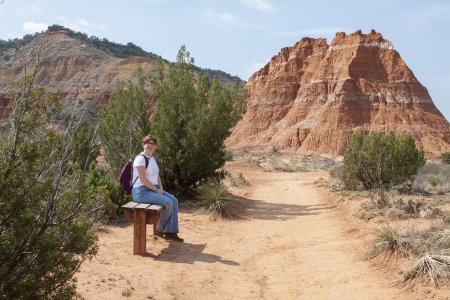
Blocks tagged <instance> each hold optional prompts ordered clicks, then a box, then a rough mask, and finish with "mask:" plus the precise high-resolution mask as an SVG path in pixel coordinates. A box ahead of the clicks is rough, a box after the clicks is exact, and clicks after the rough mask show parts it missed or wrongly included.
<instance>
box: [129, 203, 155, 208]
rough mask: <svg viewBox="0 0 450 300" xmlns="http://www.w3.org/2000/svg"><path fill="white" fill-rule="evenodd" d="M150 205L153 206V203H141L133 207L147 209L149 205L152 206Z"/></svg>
mask: <svg viewBox="0 0 450 300" xmlns="http://www.w3.org/2000/svg"><path fill="white" fill-rule="evenodd" d="M150 206H151V204H146V203H139V204H138V205H136V206H135V207H133V209H139V208H143V209H146V208H147V207H150Z"/></svg>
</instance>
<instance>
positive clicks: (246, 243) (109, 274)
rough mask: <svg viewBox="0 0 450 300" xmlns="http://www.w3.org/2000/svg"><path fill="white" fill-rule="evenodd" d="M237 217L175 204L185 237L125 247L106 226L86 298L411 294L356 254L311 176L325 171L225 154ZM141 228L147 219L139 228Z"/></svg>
mask: <svg viewBox="0 0 450 300" xmlns="http://www.w3.org/2000/svg"><path fill="white" fill-rule="evenodd" d="M228 170H229V171H230V172H231V173H232V174H238V173H242V174H243V175H244V177H245V178H246V179H247V180H248V181H249V182H250V183H251V186H250V187H245V188H240V189H239V193H241V195H242V197H244V198H245V199H248V200H246V202H247V205H246V209H245V218H244V219H241V220H236V221H216V222H213V221H210V220H209V219H208V217H207V216H204V215H196V214H192V213H181V214H180V225H181V231H182V232H181V236H182V237H184V238H185V241H186V243H183V244H181V243H168V242H166V241H164V240H161V239H158V240H153V239H152V238H151V237H150V236H149V238H148V241H147V249H148V250H147V251H148V255H146V256H134V255H132V254H131V253H132V227H131V226H128V225H127V226H125V225H124V226H123V227H117V226H115V227H113V226H112V227H108V230H107V232H104V233H102V234H101V235H100V249H99V253H98V255H97V257H96V258H95V259H93V260H92V261H91V262H87V263H85V264H84V265H83V266H82V268H81V271H80V273H79V274H78V275H77V278H78V292H79V293H80V295H81V296H82V297H84V298H86V299H102V298H103V299H124V298H126V297H127V296H128V297H129V298H130V299H413V298H414V297H412V295H411V294H409V295H405V294H404V292H403V291H401V290H399V289H397V288H393V287H391V286H390V283H389V281H388V280H389V279H388V278H383V276H382V275H381V272H379V271H376V270H374V269H372V267H371V266H370V264H369V263H368V262H367V261H363V260H362V259H361V258H360V255H361V253H362V250H361V247H362V245H363V244H362V242H361V241H360V240H358V239H356V238H355V237H354V234H352V233H351V232H349V230H348V229H349V228H346V226H345V222H344V221H343V219H342V218H341V217H339V216H340V215H342V212H341V211H340V210H339V208H337V207H335V206H333V205H332V202H330V201H328V200H327V199H326V197H324V194H323V193H322V192H321V190H320V189H319V188H317V187H316V186H314V184H313V182H314V181H315V180H316V179H318V178H319V177H321V176H326V175H325V173H320V172H316V173H311V172H310V173H281V172H263V171H262V170H259V169H255V168H251V167H246V166H244V165H238V164H235V165H233V164H231V165H229V166H228ZM149 229H150V228H149Z"/></svg>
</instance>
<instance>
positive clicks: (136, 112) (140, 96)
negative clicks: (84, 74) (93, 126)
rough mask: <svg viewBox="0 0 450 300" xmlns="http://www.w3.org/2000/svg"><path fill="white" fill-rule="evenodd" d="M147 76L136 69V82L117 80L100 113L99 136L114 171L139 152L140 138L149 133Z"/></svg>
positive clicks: (140, 148) (107, 159)
mask: <svg viewBox="0 0 450 300" xmlns="http://www.w3.org/2000/svg"><path fill="white" fill-rule="evenodd" d="M145 84H146V77H145V76H144V75H143V74H142V71H139V72H138V80H137V81H136V83H133V82H131V81H118V82H116V86H115V89H114V92H113V95H112V96H111V97H110V98H109V100H108V104H107V105H106V106H105V107H103V108H102V109H101V110H100V112H99V115H100V122H99V127H98V131H99V136H100V142H101V145H102V147H103V149H104V151H105V159H106V161H107V162H108V164H109V166H110V167H111V173H112V174H116V177H115V178H117V179H116V180H117V182H118V180H119V179H118V178H119V173H120V169H121V167H122V166H123V165H124V164H125V163H126V162H127V160H128V159H130V158H131V157H133V156H135V155H136V154H138V153H139V152H141V151H142V147H141V140H142V138H143V137H144V136H146V135H147V134H149V132H150V121H149V111H150V106H149V103H148V101H147V91H146V89H145Z"/></svg>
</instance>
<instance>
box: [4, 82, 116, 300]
mask: <svg viewBox="0 0 450 300" xmlns="http://www.w3.org/2000/svg"><path fill="white" fill-rule="evenodd" d="M12 90H13V92H12V93H11V95H10V103H9V106H8V110H7V111H8V112H9V115H8V116H7V120H8V122H6V126H5V127H3V128H2V130H1V133H0V261H1V264H0V298H2V299H23V298H25V299H47V298H56V297H58V298H62V299H67V298H70V297H71V296H72V295H73V294H74V293H75V282H74V280H73V279H72V276H73V275H74V272H75V271H76V270H77V269H78V268H79V266H80V264H81V263H82V262H83V261H84V260H86V259H88V258H90V257H92V256H93V255H94V254H95V253H96V251H97V247H98V245H97V237H96V234H95V232H94V226H95V225H96V224H97V223H98V222H99V221H100V220H101V219H102V217H103V212H104V208H105V205H107V204H108V197H107V194H106V191H105V190H104V188H102V187H89V188H88V187H86V186H85V184H84V182H85V174H84V173H83V172H82V171H81V169H80V168H79V167H78V164H76V163H75V162H74V161H72V160H71V157H72V146H73V142H74V132H76V130H71V129H70V128H69V129H67V130H65V131H63V132H56V131H55V130H54V129H53V126H51V123H50V116H51V114H52V113H54V112H56V111H57V110H58V109H59V102H58V99H57V98H56V96H55V95H54V94H52V93H49V92H48V91H46V90H45V89H44V88H42V87H38V86H35V85H34V84H33V77H32V76H31V77H26V79H25V80H24V81H23V82H16V83H14V84H13V86H12ZM72 129H73V128H72Z"/></svg>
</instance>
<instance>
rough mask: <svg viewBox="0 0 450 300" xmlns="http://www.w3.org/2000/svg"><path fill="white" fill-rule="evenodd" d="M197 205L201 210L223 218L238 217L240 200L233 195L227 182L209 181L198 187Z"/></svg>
mask: <svg viewBox="0 0 450 300" xmlns="http://www.w3.org/2000/svg"><path fill="white" fill-rule="evenodd" d="M198 192H199V195H198V198H197V199H198V202H197V206H198V207H199V209H200V211H201V212H203V213H207V214H212V215H213V216H218V217H223V218H233V217H237V215H238V214H237V208H238V206H239V201H238V200H237V199H236V198H235V197H233V196H232V195H231V194H230V193H229V192H228V188H227V186H226V185H225V184H223V183H221V182H218V181H209V182H207V183H205V184H203V185H202V186H200V187H199V188H198Z"/></svg>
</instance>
